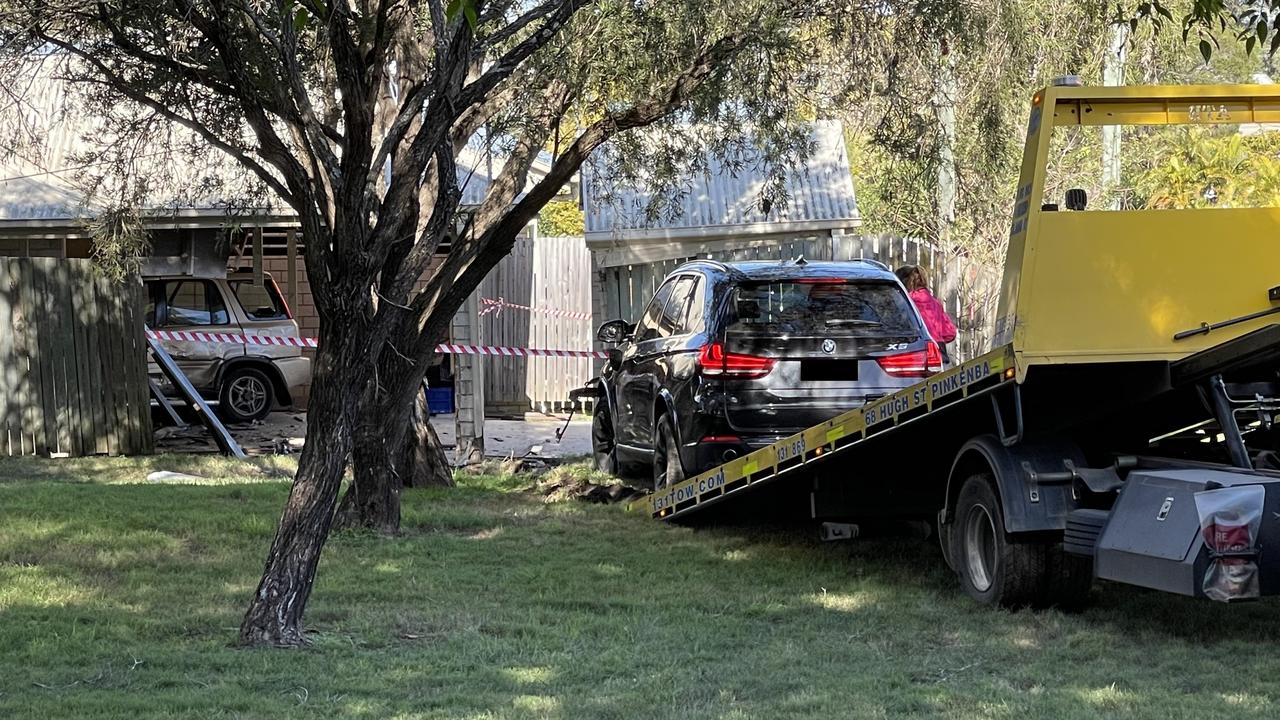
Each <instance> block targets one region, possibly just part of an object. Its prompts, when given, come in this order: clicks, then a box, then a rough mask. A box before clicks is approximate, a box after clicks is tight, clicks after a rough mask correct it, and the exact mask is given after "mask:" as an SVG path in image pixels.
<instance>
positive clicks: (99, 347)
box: [0, 257, 152, 456]
mask: <svg viewBox="0 0 1280 720" xmlns="http://www.w3.org/2000/svg"><path fill="white" fill-rule="evenodd" d="M143 312H144V303H143V292H142V286H141V284H140V283H139V282H138V281H137V280H136V279H134V280H130V281H127V282H123V283H115V282H112V281H111V280H108V279H107V278H105V277H102V276H101V274H100V273H99V272H98V271H97V269H96V268H95V266H94V265H93V263H92V261H90V260H60V259H53V258H17V257H0V455H44V456H64V455H65V456H83V455H134V454H148V453H150V452H152V432H151V411H150V398H149V395H148V391H147V359H146V357H147V356H146V343H145V340H144V337H143Z"/></svg>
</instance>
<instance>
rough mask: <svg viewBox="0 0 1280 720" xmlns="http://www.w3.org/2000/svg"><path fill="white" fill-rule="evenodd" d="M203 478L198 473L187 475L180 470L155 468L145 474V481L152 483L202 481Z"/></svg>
mask: <svg viewBox="0 0 1280 720" xmlns="http://www.w3.org/2000/svg"><path fill="white" fill-rule="evenodd" d="M204 479H205V478H202V477H200V476H199V475H188V474H186V473H180V472H170V471H168V470H157V471H155V472H153V473H150V474H149V475H147V482H152V483H191V482H202V481H203V480H204Z"/></svg>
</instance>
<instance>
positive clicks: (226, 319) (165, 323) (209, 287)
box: [149, 277, 231, 328]
mask: <svg viewBox="0 0 1280 720" xmlns="http://www.w3.org/2000/svg"><path fill="white" fill-rule="evenodd" d="M188 282H189V283H200V284H202V285H204V304H205V312H206V313H208V314H209V318H210V320H212V319H213V311H212V310H211V309H210V306H209V300H210V298H212V297H215V296H214V295H213V293H216V297H217V298H218V299H219V301H220V302H221V305H222V313H223V321H222V322H209V323H207V324H193V323H174V322H170V319H169V302H170V298H171V297H172V296H173V295H176V294H177V293H176V292H174V293H170V292H169V286H170V285H181V284H182V283H188ZM149 284H150V285H152V286H153V287H154V288H155V290H154V293H155V295H154V296H153V297H154V298H155V300H156V326H155V327H156V328H165V327H224V326H230V325H231V306H230V305H229V304H228V303H227V298H226V297H225V296H224V295H223V294H222V290H221V289H220V288H219V287H218V283H216V282H214V281H213V280H209V279H207V278H196V277H192V278H162V279H157V280H153V281H151V282H150V283H149Z"/></svg>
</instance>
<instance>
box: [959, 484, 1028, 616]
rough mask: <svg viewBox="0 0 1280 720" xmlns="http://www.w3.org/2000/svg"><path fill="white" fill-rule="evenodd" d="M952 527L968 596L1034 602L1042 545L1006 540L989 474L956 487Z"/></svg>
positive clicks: (1015, 604)
mask: <svg viewBox="0 0 1280 720" xmlns="http://www.w3.org/2000/svg"><path fill="white" fill-rule="evenodd" d="M952 532H953V533H954V535H953V536H952V546H953V548H954V549H953V552H954V553H955V555H954V559H955V566H956V571H957V572H958V573H959V574H960V584H961V585H963V586H964V590H965V592H967V593H968V594H969V596H970V597H972V598H973V599H974V600H977V601H978V602H980V603H983V604H984V605H1000V606H1003V607H1022V606H1026V605H1033V604H1038V600H1039V597H1038V596H1039V590H1040V587H1041V578H1042V577H1043V575H1044V569H1045V568H1044V552H1043V551H1042V546H1039V545H1031V544H1022V543H1012V542H1009V538H1008V536H1007V535H1006V534H1005V531H1004V516H1003V515H1002V514H1001V512H1000V501H999V499H998V498H997V497H996V493H995V489H994V485H993V483H992V480H991V476H990V475H987V474H986V473H980V474H977V475H972V476H970V477H969V479H968V480H966V481H965V483H964V486H963V487H961V488H960V499H959V502H958V503H956V525H955V527H954V529H953V530H952Z"/></svg>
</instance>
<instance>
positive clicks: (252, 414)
mask: <svg viewBox="0 0 1280 720" xmlns="http://www.w3.org/2000/svg"><path fill="white" fill-rule="evenodd" d="M273 391H274V388H273V387H272V385H271V380H270V379H268V378H267V376H266V374H265V373H263V372H262V371H261V370H259V369H257V368H253V367H239V368H235V369H233V370H231V371H230V372H228V373H227V376H226V377H225V378H223V380H222V389H221V392H219V393H218V414H219V415H221V416H222V418H223V419H224V420H226V421H227V422H233V423H245V422H253V421H254V420H261V419H262V418H264V417H266V416H267V415H268V414H269V413H270V412H271V405H272V401H273V400H274V398H273Z"/></svg>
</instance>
